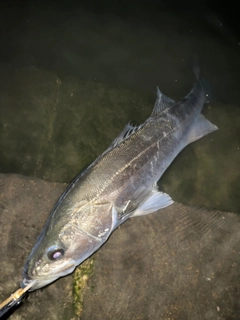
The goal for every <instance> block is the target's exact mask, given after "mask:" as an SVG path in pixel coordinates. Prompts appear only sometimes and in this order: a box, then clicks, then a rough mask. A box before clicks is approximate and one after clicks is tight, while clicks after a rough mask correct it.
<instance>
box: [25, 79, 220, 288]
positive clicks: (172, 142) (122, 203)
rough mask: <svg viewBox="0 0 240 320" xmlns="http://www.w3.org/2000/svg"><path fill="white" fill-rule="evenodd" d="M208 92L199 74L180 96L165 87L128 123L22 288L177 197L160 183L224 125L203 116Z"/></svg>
mask: <svg viewBox="0 0 240 320" xmlns="http://www.w3.org/2000/svg"><path fill="white" fill-rule="evenodd" d="M206 95H207V92H206V89H205V86H204V81H203V80H201V79H200V77H199V75H197V81H196V84H195V85H194V87H193V89H192V90H191V91H190V93H189V94H188V95H187V96H186V97H185V98H184V99H183V100H182V101H180V102H177V103H176V102H175V101H173V100H172V99H170V98H168V97H167V96H165V95H164V94H162V93H161V91H160V90H159V89H157V100H156V102H155V105H154V109H153V111H152V114H151V116H150V117H149V118H148V119H147V120H146V121H145V122H144V123H143V124H141V125H140V126H136V127H134V126H132V125H131V124H128V125H127V126H126V127H125V128H124V130H123V131H122V132H121V133H120V135H119V136H118V137H117V138H116V139H115V140H114V141H113V142H112V143H111V144H110V146H109V147H108V148H107V150H106V151H105V152H104V153H103V154H102V155H101V156H99V157H98V158H97V159H96V160H95V161H94V162H93V163H92V164H91V165H90V166H89V167H88V168H86V169H85V170H84V171H83V172H82V173H80V175H79V176H78V177H76V178H75V179H74V181H73V182H72V183H71V184H70V186H69V187H68V188H67V190H66V191H65V193H64V194H63V195H62V196H61V198H60V199H59V201H58V203H57V204H56V206H55V207H54V208H53V210H52V212H51V213H50V216H49V218H48V221H47V222H46V225H45V227H44V229H43V231H42V233H41V234H40V236H39V238H38V240H37V242H36V244H35V246H34V247H33V249H32V252H31V253H30V255H29V257H28V259H27V262H26V264H25V266H24V272H23V281H22V287H25V286H27V285H28V286H30V287H29V288H30V289H29V290H30V291H32V290H36V289H39V288H41V287H43V286H45V285H47V284H49V283H51V282H53V281H55V280H56V279H58V278H59V277H62V276H65V275H66V274H69V273H71V272H72V271H73V270H74V269H75V267H76V266H77V265H78V264H80V263H81V262H83V261H84V260H85V259H86V258H88V257H89V256H90V255H91V254H93V253H94V252H95V251H96V250H97V249H98V248H99V247H100V246H101V245H102V244H104V242H105V241H106V240H107V239H108V237H109V236H110V234H111V233H112V232H113V231H114V230H115V229H116V228H117V227H118V226H119V225H121V224H122V223H123V222H124V221H126V220H127V219H128V218H130V217H135V216H143V215H146V214H149V213H152V212H155V211H157V210H159V209H161V208H164V207H166V206H169V205H171V204H172V203H173V200H172V199H171V197H170V196H169V195H167V194H166V193H162V192H160V191H159V190H158V188H157V181H158V180H159V179H160V178H161V176H162V174H163V173H164V171H165V170H166V169H167V168H168V166H169V165H170V164H171V162H172V161H173V159H174V158H175V157H176V156H177V154H178V153H179V152H180V151H181V150H182V149H183V148H184V147H185V146H187V145H188V144H189V143H191V142H193V141H196V140H198V139H200V138H201V137H203V136H205V135H207V134H208V133H210V132H213V131H215V130H217V127H216V126H215V125H213V124H212V123H211V122H209V121H208V120H207V119H206V118H205V117H204V116H203V115H202V114H201V110H202V108H203V105H204V103H205V102H206ZM31 284H32V285H31Z"/></svg>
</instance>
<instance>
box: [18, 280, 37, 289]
mask: <svg viewBox="0 0 240 320" xmlns="http://www.w3.org/2000/svg"><path fill="white" fill-rule="evenodd" d="M37 283H38V281H37V280H32V279H29V278H24V279H23V281H22V282H21V284H20V286H21V288H23V290H24V292H27V291H32V290H35V289H32V288H33V287H35V286H36V285H37Z"/></svg>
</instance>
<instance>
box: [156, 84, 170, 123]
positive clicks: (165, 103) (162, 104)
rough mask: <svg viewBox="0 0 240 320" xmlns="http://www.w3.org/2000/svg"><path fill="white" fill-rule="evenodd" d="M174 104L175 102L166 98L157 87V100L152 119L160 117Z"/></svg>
mask: <svg viewBox="0 0 240 320" xmlns="http://www.w3.org/2000/svg"><path fill="white" fill-rule="evenodd" d="M174 103H175V101H174V100H172V99H170V98H168V97H167V96H165V95H164V94H163V93H162V92H161V91H160V90H159V88H158V87H157V100H156V102H155V105H154V108H153V112H152V114H151V118H156V117H159V116H160V115H161V113H162V112H163V111H164V110H166V109H168V108H170V107H172V106H173V104H174Z"/></svg>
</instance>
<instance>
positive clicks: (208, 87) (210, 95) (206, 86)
mask: <svg viewBox="0 0 240 320" xmlns="http://www.w3.org/2000/svg"><path fill="white" fill-rule="evenodd" d="M192 69H193V73H194V75H195V77H196V79H197V81H199V82H201V84H202V86H203V88H204V91H205V95H206V103H209V102H210V101H212V100H214V95H213V92H212V87H211V85H210V83H209V81H207V80H206V79H204V78H201V76H200V67H199V64H198V58H197V55H194V57H193V62H192Z"/></svg>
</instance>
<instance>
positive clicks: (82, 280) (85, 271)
mask: <svg viewBox="0 0 240 320" xmlns="http://www.w3.org/2000/svg"><path fill="white" fill-rule="evenodd" d="M94 271H95V263H94V259H93V258H91V259H87V260H86V261H84V262H83V263H82V264H81V265H80V266H79V267H78V268H76V270H75V272H74V274H73V306H74V310H75V313H76V315H77V316H78V317H79V316H80V315H81V313H82V310H83V296H84V290H85V288H86V287H87V286H88V281H89V279H90V278H91V277H92V276H93V274H94ZM91 289H92V287H91Z"/></svg>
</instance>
